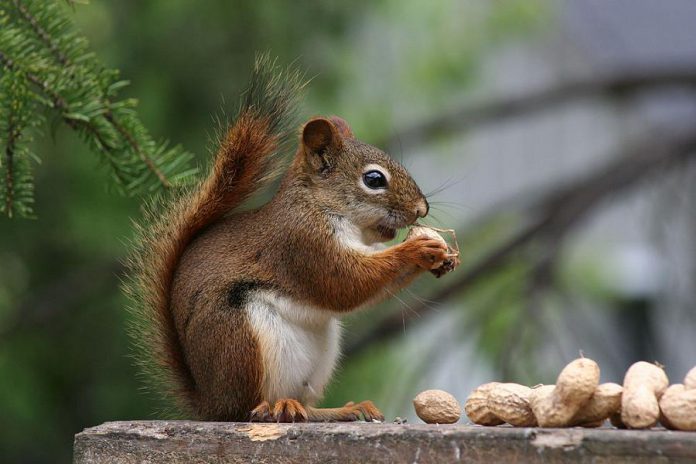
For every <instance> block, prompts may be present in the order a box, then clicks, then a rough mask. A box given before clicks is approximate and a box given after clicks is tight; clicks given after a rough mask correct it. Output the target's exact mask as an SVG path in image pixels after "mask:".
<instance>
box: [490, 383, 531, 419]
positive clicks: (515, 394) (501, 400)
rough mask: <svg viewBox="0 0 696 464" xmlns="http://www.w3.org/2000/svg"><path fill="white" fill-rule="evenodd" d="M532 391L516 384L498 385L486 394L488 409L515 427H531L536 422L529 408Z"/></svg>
mask: <svg viewBox="0 0 696 464" xmlns="http://www.w3.org/2000/svg"><path fill="white" fill-rule="evenodd" d="M531 393H532V389H531V388H529V387H525V386H524V385H519V384H516V383H500V384H498V385H495V386H494V387H492V388H491V390H490V392H489V394H488V409H489V410H490V411H491V412H492V413H493V414H494V415H495V416H497V417H498V418H500V419H502V420H503V421H505V422H507V423H508V424H510V425H514V426H516V427H533V426H535V425H536V423H537V421H536V418H535V417H534V413H533V412H532V409H531V408H530V406H529V397H530V395H531Z"/></svg>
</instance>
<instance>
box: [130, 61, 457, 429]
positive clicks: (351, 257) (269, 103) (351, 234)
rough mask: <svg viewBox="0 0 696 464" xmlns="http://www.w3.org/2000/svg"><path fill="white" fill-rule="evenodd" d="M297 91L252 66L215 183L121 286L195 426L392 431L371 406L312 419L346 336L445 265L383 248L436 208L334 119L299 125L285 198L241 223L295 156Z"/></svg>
mask: <svg viewBox="0 0 696 464" xmlns="http://www.w3.org/2000/svg"><path fill="white" fill-rule="evenodd" d="M302 87H303V84H302V83H301V78H300V77H298V75H297V74H296V73H291V72H281V71H278V68H277V66H275V65H274V64H273V63H272V62H271V61H269V60H268V59H267V58H265V59H260V60H257V63H256V66H255V69H254V72H253V74H252V79H251V85H250V88H249V90H248V91H247V92H246V94H245V95H244V97H243V100H242V104H241V107H240V110H239V113H238V115H237V117H236V120H235V121H234V123H233V124H231V125H230V126H229V127H228V128H227V130H226V133H225V134H223V135H222V136H221V137H220V138H221V140H220V146H219V149H218V151H217V155H216V156H215V159H214V162H213V165H212V167H211V169H210V172H209V174H208V175H207V177H206V178H205V179H203V180H202V181H201V182H200V183H199V184H198V185H197V186H195V187H192V188H190V189H187V191H186V192H184V193H183V194H180V195H178V196H177V197H176V198H175V199H173V200H170V201H169V202H168V203H167V204H166V206H164V207H161V206H160V207H151V208H149V213H148V214H147V215H146V216H147V217H146V221H145V222H144V223H143V224H142V225H140V226H138V227H137V228H138V230H139V239H138V241H137V243H138V244H139V246H136V250H135V252H134V254H133V256H132V258H131V260H130V280H129V282H128V283H127V284H126V290H127V293H129V294H130V296H131V298H132V305H131V307H132V309H133V311H134V312H135V313H136V316H138V317H137V319H138V321H139V322H138V324H137V325H136V326H135V330H134V338H135V339H136V343H138V344H139V345H140V346H141V348H142V349H143V352H144V353H145V354H146V355H147V356H149V358H150V362H151V365H154V366H155V368H156V375H157V377H158V378H159V380H161V381H162V382H163V384H164V385H165V387H163V388H165V389H166V391H165V394H167V395H168V396H170V397H173V399H175V400H176V403H177V404H178V406H179V407H180V408H182V410H183V412H184V414H185V415H186V416H187V417H189V418H196V419H200V420H216V421H248V420H252V421H279V422H295V421H298V422H299V421H352V420H357V419H360V418H364V419H365V420H373V419H375V420H383V419H384V418H383V416H382V413H381V412H380V411H379V410H378V409H377V408H376V407H375V406H374V405H373V404H372V402H370V401H363V402H361V403H348V404H346V405H344V406H343V407H338V408H317V407H315V405H316V403H317V402H318V401H319V400H320V399H321V397H322V393H323V391H324V388H325V386H326V384H327V382H328V381H329V379H330V377H331V374H332V372H333V370H334V367H335V365H336V361H337V358H338V356H339V339H340V331H341V326H340V322H339V320H340V318H341V316H342V315H344V314H347V313H349V312H351V311H356V310H358V309H360V308H365V307H366V306H369V305H371V304H374V303H375V302H377V301H379V300H381V299H383V298H385V297H387V296H389V295H390V294H392V293H393V292H395V291H397V290H398V289H400V288H403V287H405V286H406V285H408V284H409V283H410V282H411V281H412V280H413V279H414V278H415V277H416V276H418V275H419V274H421V273H422V272H424V271H432V270H434V269H436V268H438V267H439V266H440V265H442V263H443V262H444V261H445V260H446V259H447V258H448V250H447V247H446V246H445V245H443V243H442V242H440V241H438V240H434V239H432V238H429V237H426V236H420V237H414V238H412V239H407V240H406V241H404V242H402V243H398V244H395V245H392V246H389V247H387V246H386V245H385V244H384V242H387V241H390V240H392V239H394V238H395V236H396V231H397V229H401V228H404V227H407V226H409V225H411V224H413V223H415V222H416V221H417V220H418V219H419V218H423V217H425V216H426V215H427V214H428V208H429V206H428V202H427V200H426V198H425V196H424V195H423V193H422V192H421V190H420V188H419V187H418V185H417V184H416V182H415V181H414V180H413V179H412V178H411V176H410V175H409V174H408V172H407V171H406V169H404V168H403V167H402V166H401V165H400V164H399V163H397V162H396V161H394V160H393V159H391V158H390V157H389V156H388V155H386V154H385V153H383V152H382V151H380V150H379V149H377V148H375V147H373V146H370V145H368V144H365V143H363V142H361V141H359V140H357V139H356V138H355V136H354V135H353V133H352V131H351V129H350V127H349V125H348V124H347V123H346V122H345V121H344V120H342V119H340V118H338V117H335V116H334V117H329V118H324V117H315V118H312V119H310V120H309V121H308V122H307V123H305V124H304V125H303V126H302V127H301V129H300V136H299V143H298V147H297V151H296V154H295V156H294V159H293V161H292V163H291V165H290V166H289V168H288V169H287V170H286V172H285V174H284V176H283V178H282V181H281V184H280V187H279V189H278V191H277V193H276V194H275V196H274V197H273V198H272V199H271V200H270V201H269V202H268V203H266V204H264V205H263V206H261V207H259V208H257V209H253V210H251V211H242V212H240V211H239V207H240V206H241V205H242V204H243V203H244V202H245V200H246V199H247V198H248V197H249V196H250V195H251V194H253V193H254V192H256V191H257V190H258V189H259V188H261V187H262V186H264V185H266V184H267V182H268V181H269V179H271V178H272V174H273V172H275V171H276V169H275V168H274V166H275V164H276V163H275V160H276V158H277V155H279V153H280V152H281V151H282V150H283V149H284V147H285V145H286V143H285V142H287V141H288V140H292V138H293V133H294V131H295V129H294V128H293V124H294V123H293V121H294V117H293V114H294V111H295V110H296V109H297V107H298V98H299V95H300V94H301V89H302ZM162 211H164V212H162ZM162 382H160V385H162Z"/></svg>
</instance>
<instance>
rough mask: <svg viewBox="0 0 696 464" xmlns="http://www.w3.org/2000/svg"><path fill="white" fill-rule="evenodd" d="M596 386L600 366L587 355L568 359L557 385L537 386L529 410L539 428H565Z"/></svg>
mask: <svg viewBox="0 0 696 464" xmlns="http://www.w3.org/2000/svg"><path fill="white" fill-rule="evenodd" d="M598 385H599V366H598V365H597V363H596V362H594V361H592V360H591V359H588V358H579V359H576V360H574V361H572V362H570V363H569V364H568V365H567V366H566V367H564V368H563V370H562V371H561V373H560V374H559V375H558V379H557V381H556V385H555V387H554V388H553V389H551V388H548V387H551V386H545V387H540V388H538V389H536V390H538V391H537V392H535V393H534V395H533V397H532V409H533V410H534V414H535V416H536V419H537V422H538V424H539V426H540V427H566V426H568V425H569V423H570V422H571V419H572V418H573V416H575V414H577V413H578V411H579V410H580V409H581V408H582V407H583V406H584V405H585V404H586V403H587V402H588V401H589V400H590V398H591V397H592V395H593V394H594V392H595V389H596V388H597V386H598Z"/></svg>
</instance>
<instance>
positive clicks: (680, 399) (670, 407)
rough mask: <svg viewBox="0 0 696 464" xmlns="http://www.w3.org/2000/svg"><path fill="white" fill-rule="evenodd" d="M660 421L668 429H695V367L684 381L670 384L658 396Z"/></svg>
mask: <svg viewBox="0 0 696 464" xmlns="http://www.w3.org/2000/svg"><path fill="white" fill-rule="evenodd" d="M660 412H661V413H662V414H661V417H660V422H662V424H663V425H664V426H665V427H667V428H668V429H676V430H696V367H694V368H693V369H691V370H690V371H689V372H688V373H687V374H686V377H684V383H683V384H680V383H677V384H674V385H671V386H670V387H669V388H667V390H665V393H664V394H663V395H662V397H661V398H660Z"/></svg>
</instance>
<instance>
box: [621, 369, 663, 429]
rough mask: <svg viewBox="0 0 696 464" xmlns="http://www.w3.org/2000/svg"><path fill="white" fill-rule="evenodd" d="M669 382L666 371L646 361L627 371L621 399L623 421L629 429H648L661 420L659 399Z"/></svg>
mask: <svg viewBox="0 0 696 464" xmlns="http://www.w3.org/2000/svg"><path fill="white" fill-rule="evenodd" d="M668 385H669V380H668V379H667V375H666V374H665V371H664V370H663V369H662V368H661V367H659V366H657V365H655V364H650V363H647V362H644V361H639V362H637V363H635V364H633V365H632V366H631V367H629V368H628V371H626V376H625V377H624V384H623V388H624V389H623V395H622V398H621V421H622V422H623V423H624V424H625V425H626V427H628V428H632V429H648V428H650V427H652V426H654V425H655V424H657V421H658V419H659V418H660V407H659V403H658V401H659V399H660V397H662V394H663V393H664V392H665V390H666V389H667V386H668Z"/></svg>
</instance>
